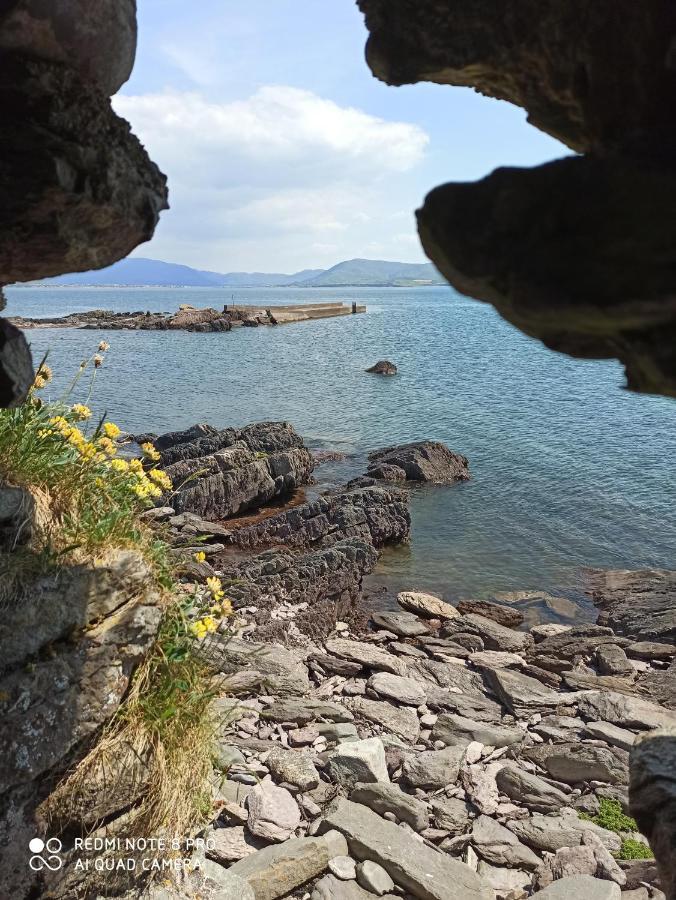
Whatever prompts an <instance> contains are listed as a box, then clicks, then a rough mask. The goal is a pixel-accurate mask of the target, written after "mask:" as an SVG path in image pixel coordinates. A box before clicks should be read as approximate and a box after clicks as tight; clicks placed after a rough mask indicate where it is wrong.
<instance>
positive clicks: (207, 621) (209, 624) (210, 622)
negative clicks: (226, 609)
mask: <svg viewBox="0 0 676 900" xmlns="http://www.w3.org/2000/svg"><path fill="white" fill-rule="evenodd" d="M202 624H203V625H204V627H205V628H206V630H207V631H208V632H210V633H213V632H214V631H216V629H217V628H218V622H217V621H216V619H214V617H213V616H204V618H203V619H202Z"/></svg>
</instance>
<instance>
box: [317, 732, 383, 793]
mask: <svg viewBox="0 0 676 900" xmlns="http://www.w3.org/2000/svg"><path fill="white" fill-rule="evenodd" d="M328 767H329V772H330V773H331V777H332V778H333V779H334V780H335V781H337V782H338V783H339V784H341V785H343V786H344V787H347V788H351V787H353V786H354V785H356V784H358V783H360V782H363V783H367V784H368V783H373V782H380V781H382V782H387V783H389V780H390V776H389V774H388V771H387V761H386V758H385V747H384V745H383V742H382V741H381V740H380V738H376V737H374V738H367V739H366V740H363V741H350V742H347V743H345V744H341V745H340V747H338V749H337V750H335V751H334V752H333V753H332V754H331V756H330V757H329V761H328Z"/></svg>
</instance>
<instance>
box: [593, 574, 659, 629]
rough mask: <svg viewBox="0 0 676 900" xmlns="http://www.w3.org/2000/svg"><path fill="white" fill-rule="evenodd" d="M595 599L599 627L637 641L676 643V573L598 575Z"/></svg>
mask: <svg viewBox="0 0 676 900" xmlns="http://www.w3.org/2000/svg"><path fill="white" fill-rule="evenodd" d="M592 598H593V600H594V604H595V605H596V606H598V607H599V609H600V610H601V612H600V613H599V617H598V622H599V625H606V626H609V627H610V628H612V629H613V631H616V632H617V633H618V634H621V635H626V636H627V637H630V638H633V639H634V640H636V641H659V642H661V643H665V644H674V643H676V572H673V571H668V570H664V569H662V570H649V569H647V570H638V571H609V572H596V573H594V574H593V576H592Z"/></svg>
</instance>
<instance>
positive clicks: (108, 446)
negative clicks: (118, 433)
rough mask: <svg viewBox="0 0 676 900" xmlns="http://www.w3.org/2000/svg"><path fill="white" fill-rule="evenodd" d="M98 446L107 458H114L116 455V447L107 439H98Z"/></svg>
mask: <svg viewBox="0 0 676 900" xmlns="http://www.w3.org/2000/svg"><path fill="white" fill-rule="evenodd" d="M98 445H99V447H100V448H101V450H103V452H104V453H106V454H107V455H108V456H115V454H116V453H117V445H116V444H115V443H113V441H111V439H110V438H108V437H100V438H99V439H98Z"/></svg>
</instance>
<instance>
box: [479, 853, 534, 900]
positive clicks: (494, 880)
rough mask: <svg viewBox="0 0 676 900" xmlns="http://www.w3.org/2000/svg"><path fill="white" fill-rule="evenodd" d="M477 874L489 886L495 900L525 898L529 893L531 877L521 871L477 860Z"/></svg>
mask: <svg viewBox="0 0 676 900" xmlns="http://www.w3.org/2000/svg"><path fill="white" fill-rule="evenodd" d="M477 872H478V874H479V875H480V876H481V877H482V878H485V880H486V881H487V882H488V883H489V884H490V886H491V887H492V888H493V890H494V891H495V894H496V900H513V898H515V897H525V896H527V894H528V893H529V891H530V886H531V881H532V876H531V875H529V873H528V872H522V871H521V869H505V868H503V867H502V866H492V865H491V864H490V863H487V862H486V861H485V860H484V859H480V860H479V864H478V866H477Z"/></svg>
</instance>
